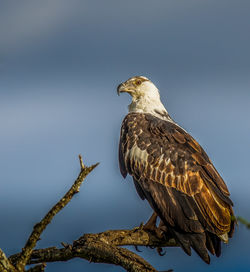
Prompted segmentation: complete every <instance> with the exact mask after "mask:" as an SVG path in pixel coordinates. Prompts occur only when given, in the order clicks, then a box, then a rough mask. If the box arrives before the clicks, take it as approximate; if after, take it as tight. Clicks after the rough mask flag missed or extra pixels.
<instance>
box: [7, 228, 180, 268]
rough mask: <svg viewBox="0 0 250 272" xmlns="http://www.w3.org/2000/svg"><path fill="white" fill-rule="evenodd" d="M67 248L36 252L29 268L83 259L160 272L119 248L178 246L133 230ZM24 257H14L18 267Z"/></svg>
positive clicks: (111, 232)
mask: <svg viewBox="0 0 250 272" xmlns="http://www.w3.org/2000/svg"><path fill="white" fill-rule="evenodd" d="M63 245H64V248H60V249H58V248H56V247H51V248H47V249H38V250H34V251H33V252H32V254H31V258H30V260H29V262H28V263H29V264H36V263H42V262H57V261H68V260H70V259H73V258H77V257H78V258H82V259H86V260H89V261H91V262H96V263H109V264H114V265H119V266H121V267H123V268H124V269H126V270H127V271H133V272H134V271H156V269H155V268H153V267H152V266H151V265H150V264H149V263H148V262H146V261H145V260H144V259H143V258H141V257H140V256H138V255H137V254H135V253H134V252H131V251H129V250H128V249H125V248H120V247H118V246H124V245H137V246H150V247H163V246H168V247H175V246H178V244H177V243H176V241H175V240H174V239H173V238H166V239H165V240H163V239H161V238H159V237H157V236H155V235H154V234H153V233H151V232H149V231H145V230H143V229H141V228H136V229H133V230H109V231H105V232H101V233H97V234H92V233H89V234H85V235H83V236H82V237H80V238H79V239H78V240H76V241H74V243H73V245H68V244H67V245H66V244H63ZM19 256H20V254H16V255H13V256H11V257H10V260H11V261H12V262H13V263H15V260H17V259H18V258H19Z"/></svg>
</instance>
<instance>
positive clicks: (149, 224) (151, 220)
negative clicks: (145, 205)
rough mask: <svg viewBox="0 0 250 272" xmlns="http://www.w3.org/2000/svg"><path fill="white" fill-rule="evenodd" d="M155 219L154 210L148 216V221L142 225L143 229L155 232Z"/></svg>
mask: <svg viewBox="0 0 250 272" xmlns="http://www.w3.org/2000/svg"><path fill="white" fill-rule="evenodd" d="M156 219H157V214H156V213H155V212H154V213H153V214H152V216H151V217H150V218H149V220H148V222H147V223H146V224H145V225H144V226H143V229H144V230H149V231H153V232H155V231H156V229H157V226H156Z"/></svg>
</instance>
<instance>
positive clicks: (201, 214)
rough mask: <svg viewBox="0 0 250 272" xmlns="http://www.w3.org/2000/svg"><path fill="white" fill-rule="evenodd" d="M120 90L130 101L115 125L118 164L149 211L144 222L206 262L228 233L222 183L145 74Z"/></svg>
mask: <svg viewBox="0 0 250 272" xmlns="http://www.w3.org/2000/svg"><path fill="white" fill-rule="evenodd" d="M123 92H126V93H128V94H130V95H131V97H132V103H131V104H130V105H129V106H128V109H129V113H128V114H127V115H126V116H125V118H124V120H123V122H122V126H121V132H120V143H119V166H120V171H121V174H122V176H123V177H124V178H126V176H127V174H129V175H131V176H132V178H133V181H134V184H135V188H136V191H137V193H138V194H139V196H140V197H141V198H142V199H143V200H144V199H146V200H147V201H148V202H149V204H150V206H151V207H152V209H153V211H154V213H153V215H152V217H151V218H150V219H149V221H148V223H147V224H146V225H145V226H147V227H148V228H150V229H151V230H153V229H154V230H155V229H157V228H158V229H159V228H161V230H164V233H165V234H169V235H171V236H172V237H174V238H175V239H176V241H177V242H178V243H179V245H180V246H181V248H182V249H183V250H184V251H185V252H186V253H187V254H188V255H191V248H193V249H194V250H195V251H196V253H197V254H198V255H199V256H200V257H201V258H202V260H204V261H205V262H206V263H208V264H209V263H210V257H209V254H208V251H209V252H210V253H211V254H213V255H216V256H217V257H219V256H220V254H221V241H223V242H225V243H228V239H229V238H231V237H232V235H233V232H234V226H235V220H234V213H233V209H232V206H233V202H232V201H231V199H230V198H229V196H230V194H229V191H228V188H227V186H226V184H225V182H224V181H223V179H222V177H221V176H220V174H219V173H218V172H217V170H216V169H215V167H214V165H213V164H212V162H211V160H210V159H209V157H208V155H207V154H206V152H205V151H204V150H203V148H202V147H201V146H200V145H199V143H198V142H197V141H196V140H195V139H194V138H193V137H192V136H191V135H190V134H189V133H188V132H186V131H185V130H184V129H183V128H182V127H181V126H180V125H178V124H177V123H176V122H175V121H174V120H173V119H172V118H171V117H170V115H169V114H168V112H167V110H166V108H165V107H164V106H163V104H162V102H161V100H160V93H159V90H158V89H157V87H156V86H155V85H154V84H153V83H152V82H151V81H150V80H149V79H148V78H146V77H144V76H135V77H132V78H129V79H128V80H127V81H125V82H123V83H121V84H120V85H119V86H118V87H117V93H118V95H119V94H120V93H123ZM158 217H159V218H160V223H159V226H158V227H157V226H156V219H157V218H158Z"/></svg>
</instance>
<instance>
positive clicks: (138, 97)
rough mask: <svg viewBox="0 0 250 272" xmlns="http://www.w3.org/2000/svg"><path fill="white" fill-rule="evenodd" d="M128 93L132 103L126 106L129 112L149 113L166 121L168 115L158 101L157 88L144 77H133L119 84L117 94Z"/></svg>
mask: <svg viewBox="0 0 250 272" xmlns="http://www.w3.org/2000/svg"><path fill="white" fill-rule="evenodd" d="M123 92H126V93H129V94H130V95H131V96H132V103H131V104H130V105H129V106H128V108H129V112H143V113H151V114H153V115H155V116H157V117H158V118H161V119H166V118H167V119H168V118H169V115H168V112H167V110H166V109H165V107H164V106H163V104H162V103H161V100H160V93H159V90H158V89H157V87H156V86H155V85H154V84H153V82H151V81H150V80H149V79H148V78H146V77H144V76H135V77H132V78H129V79H128V80H127V81H125V82H123V83H121V84H120V85H119V86H118V87H117V93H118V95H120V93H123Z"/></svg>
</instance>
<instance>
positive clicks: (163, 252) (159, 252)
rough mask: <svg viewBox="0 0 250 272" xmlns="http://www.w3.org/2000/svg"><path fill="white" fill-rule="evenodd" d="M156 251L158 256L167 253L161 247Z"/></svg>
mask: <svg viewBox="0 0 250 272" xmlns="http://www.w3.org/2000/svg"><path fill="white" fill-rule="evenodd" d="M156 250H157V253H158V254H159V256H164V255H165V254H166V253H167V252H166V251H163V249H162V247H157V248H156Z"/></svg>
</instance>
